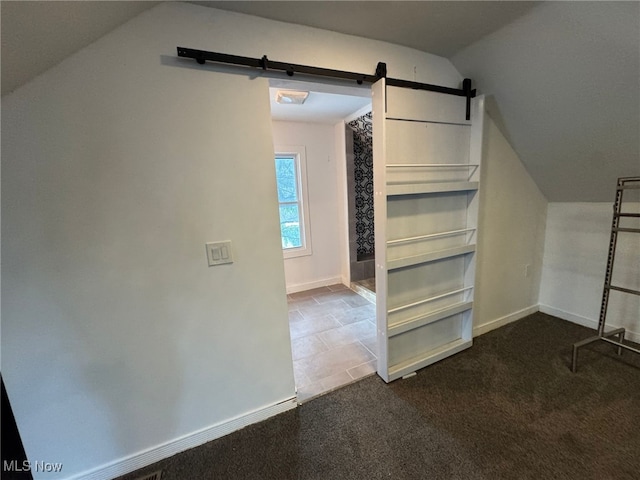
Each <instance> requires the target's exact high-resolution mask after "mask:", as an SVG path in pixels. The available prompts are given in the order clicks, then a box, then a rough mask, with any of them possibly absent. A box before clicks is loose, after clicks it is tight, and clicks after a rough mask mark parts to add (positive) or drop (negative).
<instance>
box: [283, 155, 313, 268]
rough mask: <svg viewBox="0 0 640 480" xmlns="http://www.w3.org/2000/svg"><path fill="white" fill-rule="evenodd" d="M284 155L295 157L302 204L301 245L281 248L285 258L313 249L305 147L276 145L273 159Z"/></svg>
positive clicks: (309, 251)
mask: <svg viewBox="0 0 640 480" xmlns="http://www.w3.org/2000/svg"><path fill="white" fill-rule="evenodd" d="M284 156H287V157H290V156H294V157H295V158H296V164H297V165H298V169H297V173H298V186H299V189H300V191H299V197H300V203H301V204H302V205H301V206H302V208H301V209H300V214H301V216H302V222H301V223H302V229H301V231H300V234H301V237H302V246H301V247H297V248H283V249H282V255H283V256H284V258H285V259H287V258H295V257H303V256H306V255H312V254H313V249H312V248H311V225H310V223H311V222H310V216H309V188H308V184H307V154H306V149H305V147H304V146H302V145H276V146H275V156H274V161H275V158H277V157H284ZM278 218H279V217H278Z"/></svg>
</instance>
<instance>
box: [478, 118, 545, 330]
mask: <svg viewBox="0 0 640 480" xmlns="http://www.w3.org/2000/svg"><path fill="white" fill-rule="evenodd" d="M484 128H485V132H484V144H483V158H482V162H483V163H482V170H481V186H480V213H479V235H478V261H477V272H476V290H475V295H474V299H475V312H474V334H475V335H479V334H482V333H485V332H487V331H489V330H492V329H494V328H497V327H499V326H501V325H503V324H505V323H508V322H510V321H513V320H517V319H519V318H522V317H524V316H526V315H528V314H530V313H533V312H534V311H536V310H537V305H538V286H539V284H540V274H541V270H542V253H543V248H544V229H545V215H546V209H547V201H546V199H545V197H544V196H543V195H542V193H541V192H540V190H539V189H538V187H537V186H536V184H535V183H534V181H533V180H532V179H531V177H530V176H529V174H528V172H527V171H526V169H525V168H524V166H523V165H522V163H521V162H520V159H519V158H518V156H517V154H516V153H515V152H514V151H513V149H512V148H511V146H510V145H509V143H508V142H507V140H506V139H505V137H504V136H503V134H502V132H501V131H500V130H499V129H498V128H497V126H496V124H495V122H494V121H493V120H492V119H491V117H490V116H488V115H487V117H486V118H485V126H484ZM527 265H529V268H528V271H527Z"/></svg>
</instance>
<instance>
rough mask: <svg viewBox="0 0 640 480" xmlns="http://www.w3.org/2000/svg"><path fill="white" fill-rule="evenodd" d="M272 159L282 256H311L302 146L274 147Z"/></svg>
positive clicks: (304, 162) (304, 160)
mask: <svg viewBox="0 0 640 480" xmlns="http://www.w3.org/2000/svg"><path fill="white" fill-rule="evenodd" d="M275 160H276V183H277V186H278V204H279V205H278V206H279V210H280V236H281V238H282V250H283V252H284V257H285V258H291V257H298V256H302V255H311V253H312V252H311V232H310V231H309V210H308V201H307V173H306V159H305V150H304V147H277V148H276V158H275Z"/></svg>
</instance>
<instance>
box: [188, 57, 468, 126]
mask: <svg viewBox="0 0 640 480" xmlns="http://www.w3.org/2000/svg"><path fill="white" fill-rule="evenodd" d="M177 49H178V56H179V57H184V58H193V59H194V60H196V61H197V62H198V63H199V64H201V65H203V64H204V63H205V62H215V63H223V64H227V65H241V66H245V67H251V68H258V69H261V70H263V71H265V72H266V71H270V72H283V73H286V75H287V76H289V77H293V76H294V75H295V74H296V73H297V74H301V75H307V76H315V77H328V78H333V79H339V80H346V81H350V80H352V81H355V82H356V83H357V84H358V85H362V84H364V83H375V82H377V81H378V80H380V79H381V78H385V79H386V82H387V85H391V86H393V87H401V88H412V89H414V90H427V91H430V92H437V93H444V94H446V95H455V96H458V97H465V98H466V99H467V106H466V119H467V120H470V119H471V99H472V98H474V97H475V96H476V90H475V89H473V90H472V89H471V79H470V78H465V79H464V80H463V81H462V88H450V87H443V86H440V85H431V84H429V83H419V82H411V81H409V80H400V79H397V78H387V64H386V63H383V62H379V63H378V65H377V66H376V73H375V74H374V75H368V74H364V73H355V72H346V71H343V70H332V69H330V68H320V67H312V66H309V65H297V64H294V63H286V62H276V61H273V60H269V59H268V58H267V56H266V55H263V57H262V58H251V57H242V56H239V55H229V54H226V53H217V52H208V51H206V50H195V49H193V48H184V47H177Z"/></svg>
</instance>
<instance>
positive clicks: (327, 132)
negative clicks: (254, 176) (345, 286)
mask: <svg viewBox="0 0 640 480" xmlns="http://www.w3.org/2000/svg"><path fill="white" fill-rule="evenodd" d="M272 125H273V143H274V145H275V146H276V147H277V146H278V145H283V146H286V145H301V146H304V147H305V151H306V158H307V188H308V195H309V217H310V227H309V228H310V230H311V245H312V251H313V252H312V254H311V255H305V256H302V257H293V258H287V259H285V260H284V270H285V280H286V283H287V292H289V293H290V292H300V291H303V290H309V289H311V288H316V287H322V286H325V285H333V284H335V283H340V282H341V281H342V277H341V271H340V255H341V248H342V247H341V244H340V223H339V222H340V216H339V214H338V212H339V211H338V199H339V193H338V171H337V162H336V159H335V143H336V142H335V138H334V134H335V132H334V127H333V126H332V125H325V124H321V123H303V122H273V124H272ZM343 189H344V188H343Z"/></svg>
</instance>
